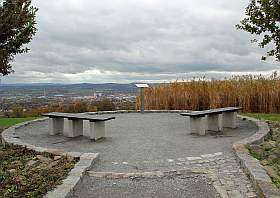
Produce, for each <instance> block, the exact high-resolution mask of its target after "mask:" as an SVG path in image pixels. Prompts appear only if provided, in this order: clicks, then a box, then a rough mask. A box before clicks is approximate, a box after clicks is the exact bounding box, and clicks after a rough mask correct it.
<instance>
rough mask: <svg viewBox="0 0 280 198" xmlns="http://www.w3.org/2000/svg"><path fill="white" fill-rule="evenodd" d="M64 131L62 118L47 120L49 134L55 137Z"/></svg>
mask: <svg viewBox="0 0 280 198" xmlns="http://www.w3.org/2000/svg"><path fill="white" fill-rule="evenodd" d="M63 130H64V119H63V118H49V134H50V135H57V134H62V133H63Z"/></svg>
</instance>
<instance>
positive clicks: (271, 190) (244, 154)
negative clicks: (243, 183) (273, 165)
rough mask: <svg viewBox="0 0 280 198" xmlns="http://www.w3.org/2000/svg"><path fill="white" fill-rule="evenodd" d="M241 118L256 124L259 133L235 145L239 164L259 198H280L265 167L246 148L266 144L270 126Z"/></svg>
mask: <svg viewBox="0 0 280 198" xmlns="http://www.w3.org/2000/svg"><path fill="white" fill-rule="evenodd" d="M239 117H240V118H243V119H247V120H249V121H252V122H254V123H256V125H257V127H258V131H257V132H256V133H255V134H253V135H252V136H251V137H248V138H245V139H243V140H240V141H238V142H235V143H234V144H233V150H234V152H235V155H236V157H237V160H238V162H239V163H240V165H241V167H242V168H243V169H244V171H245V172H246V173H247V174H248V175H249V178H250V180H251V182H252V184H253V186H254V188H255V190H256V192H257V195H258V197H262V198H265V197H267V198H277V197H280V191H279V190H278V189H277V188H276V186H275V185H274V184H273V183H272V181H271V179H270V177H269V176H268V174H267V173H266V171H265V170H264V168H263V166H262V165H261V164H260V163H259V161H258V160H257V159H255V158H253V157H252V156H251V155H250V154H249V151H248V149H247V148H246V146H247V145H249V144H261V143H262V142H264V138H265V136H266V135H267V134H268V133H269V131H270V129H269V126H268V124H267V123H265V122H264V121H261V120H257V119H255V118H251V117H247V116H241V115H239Z"/></svg>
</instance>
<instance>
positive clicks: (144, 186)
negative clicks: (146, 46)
mask: <svg viewBox="0 0 280 198" xmlns="http://www.w3.org/2000/svg"><path fill="white" fill-rule="evenodd" d="M107 115H109V114H107ZM113 116H115V117H116V120H112V121H108V122H106V138H105V139H104V140H101V141H97V142H91V141H90V140H89V139H88V138H87V137H78V138H66V137H63V136H61V135H57V136H50V135H48V122H47V121H42V122H38V123H34V124H31V125H27V126H25V127H23V128H20V129H18V130H16V134H17V136H18V137H19V138H21V139H22V140H23V141H24V142H27V143H30V144H33V145H35V146H41V147H48V148H57V149H63V150H65V151H74V152H93V153H100V159H99V161H98V162H97V163H96V164H95V165H94V167H93V169H92V171H96V172H119V173H127V172H144V171H156V170H160V171H165V170H174V169H188V170H191V169H197V168H203V169H207V170H209V171H211V172H213V174H214V175H216V179H215V182H218V183H219V185H220V186H221V187H222V188H224V189H225V190H226V192H227V194H228V195H229V196H230V197H254V195H255V192H254V190H253V189H252V186H251V184H250V182H249V180H248V178H247V177H246V175H245V173H244V172H243V171H242V170H241V169H240V167H239V165H238V163H237V162H236V160H235V157H234V154H233V152H232V144H233V143H234V142H236V141H238V140H241V139H244V138H246V137H249V136H251V135H252V134H253V133H255V132H256V131H257V127H256V125H255V124H254V123H252V122H250V121H247V120H241V119H238V122H237V126H238V128H237V129H225V130H224V131H223V133H221V134H217V133H208V134H207V135H206V136H198V135H192V134H189V131H188V130H187V128H188V124H189V123H188V120H187V119H186V117H182V116H180V115H179V114H177V113H146V114H140V113H125V114H113ZM66 123H67V122H65V124H66ZM84 126H85V134H87V135H88V133H89V124H88V122H84ZM204 154H211V155H209V156H208V157H206V158H204V157H202V156H201V155H204ZM215 154H218V155H215ZM189 157H195V158H193V159H192V158H189ZM76 195H77V196H78V197H194V198H196V197H215V196H216V193H215V191H214V188H213V186H211V185H210V184H209V183H208V179H207V178H203V177H201V176H198V177H189V178H184V179H182V178H179V177H176V178H160V179H141V180H139V181H133V180H129V179H120V180H115V181H113V180H110V179H106V178H99V179H98V178H95V177H86V178H85V179H84V180H83V183H82V185H80V186H79V188H78V190H77V194H76ZM241 195H242V196H241ZM252 195H253V196H252Z"/></svg>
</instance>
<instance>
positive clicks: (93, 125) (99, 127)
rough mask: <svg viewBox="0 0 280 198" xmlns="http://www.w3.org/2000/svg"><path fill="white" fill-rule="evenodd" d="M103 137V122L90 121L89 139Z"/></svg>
mask: <svg viewBox="0 0 280 198" xmlns="http://www.w3.org/2000/svg"><path fill="white" fill-rule="evenodd" d="M103 137H105V122H90V139H91V140H94V141H96V140H98V139H100V138H103Z"/></svg>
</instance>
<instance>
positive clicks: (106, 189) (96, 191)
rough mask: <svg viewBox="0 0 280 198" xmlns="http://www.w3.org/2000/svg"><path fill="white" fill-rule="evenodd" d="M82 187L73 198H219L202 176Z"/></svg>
mask: <svg viewBox="0 0 280 198" xmlns="http://www.w3.org/2000/svg"><path fill="white" fill-rule="evenodd" d="M84 184H86V185H83V186H84V187H83V188H81V189H79V190H78V191H76V192H75V196H74V198H84V197H88V198H91V197H92V198H93V197H94V198H99V197H100V198H105V197H106V198H126V197H127V198H142V197H149V198H170V197H172V198H181V197H195V198H215V197H219V196H218V194H217V193H216V191H215V189H214V188H213V186H211V185H210V181H209V179H207V177H206V176H205V175H194V174H193V175H188V176H185V175H184V176H177V177H173V176H170V177H164V178H154V179H139V180H137V179H118V180H116V179H104V178H94V179H93V178H90V177H86V178H85V179H84ZM194 195H195V196H194Z"/></svg>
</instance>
